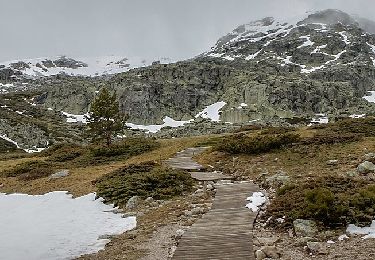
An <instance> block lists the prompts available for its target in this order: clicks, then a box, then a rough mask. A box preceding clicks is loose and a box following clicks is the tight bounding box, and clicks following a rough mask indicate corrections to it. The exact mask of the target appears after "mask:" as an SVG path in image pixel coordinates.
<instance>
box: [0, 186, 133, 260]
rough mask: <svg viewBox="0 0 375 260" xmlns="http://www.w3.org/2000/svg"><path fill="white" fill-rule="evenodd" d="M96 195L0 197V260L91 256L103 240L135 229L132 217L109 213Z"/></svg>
mask: <svg viewBox="0 0 375 260" xmlns="http://www.w3.org/2000/svg"><path fill="white" fill-rule="evenodd" d="M113 210H114V208H113V206H112V205H106V204H104V203H103V202H102V200H101V199H98V200H95V194H94V193H92V194H88V195H86V196H82V197H79V198H75V199H73V198H72V196H71V195H69V194H67V193H66V192H51V193H47V194H45V195H39V196H31V195H25V194H10V195H5V194H2V193H0V212H1V214H0V259H4V260H5V259H6V260H24V259H25V260H26V259H27V260H55V259H56V260H57V259H58V260H62V259H73V258H75V257H78V256H80V255H83V254H89V253H95V252H97V251H99V250H101V249H103V248H104V246H105V245H106V244H107V243H108V242H109V240H108V239H106V238H103V236H105V235H116V234H121V233H123V232H125V231H127V230H131V229H133V228H135V227H136V218H135V217H128V218H122V216H121V215H120V214H115V213H113Z"/></svg>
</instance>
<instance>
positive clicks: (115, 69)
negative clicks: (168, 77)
mask: <svg viewBox="0 0 375 260" xmlns="http://www.w3.org/2000/svg"><path fill="white" fill-rule="evenodd" d="M61 58H66V57H63V56H60V57H45V58H36V59H25V60H13V61H6V62H2V63H1V64H0V65H4V66H5V67H7V68H12V67H14V66H13V65H12V64H17V63H19V62H22V63H23V64H25V65H26V66H23V67H22V68H18V67H17V66H15V69H16V70H18V71H20V72H22V73H23V74H24V75H27V76H31V77H39V76H52V75H57V74H60V73H65V74H68V75H74V76H76V75H83V76H98V75H105V74H116V73H121V72H126V71H128V70H130V69H134V68H139V67H146V66H149V65H151V64H152V62H154V61H159V62H160V63H163V64H164V63H171V60H170V59H167V58H160V59H155V60H145V59H141V58H138V57H131V58H125V57H119V56H113V55H112V56H102V57H93V58H91V57H89V58H87V57H84V58H72V60H73V61H74V62H77V64H78V65H79V66H78V67H76V68H75V67H74V68H73V67H71V68H70V67H64V66H63V65H61V63H59V59H61ZM66 59H70V58H66Z"/></svg>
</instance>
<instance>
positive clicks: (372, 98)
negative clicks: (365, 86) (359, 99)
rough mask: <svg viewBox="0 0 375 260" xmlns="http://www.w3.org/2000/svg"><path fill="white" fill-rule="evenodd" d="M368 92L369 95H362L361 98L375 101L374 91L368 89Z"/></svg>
mask: <svg viewBox="0 0 375 260" xmlns="http://www.w3.org/2000/svg"><path fill="white" fill-rule="evenodd" d="M369 94H370V95H369V96H364V97H363V98H364V99H366V100H367V101H368V102H371V103H375V91H369Z"/></svg>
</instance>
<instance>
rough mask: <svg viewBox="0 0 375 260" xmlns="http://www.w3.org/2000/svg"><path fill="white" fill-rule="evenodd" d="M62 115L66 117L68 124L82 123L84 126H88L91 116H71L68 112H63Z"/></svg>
mask: <svg viewBox="0 0 375 260" xmlns="http://www.w3.org/2000/svg"><path fill="white" fill-rule="evenodd" d="M61 114H63V115H64V116H66V122H67V123H78V122H81V123H83V124H87V119H86V118H87V117H88V116H89V113H86V114H83V115H74V114H69V113H67V112H64V111H61Z"/></svg>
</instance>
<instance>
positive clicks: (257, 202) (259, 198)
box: [246, 192, 267, 212]
mask: <svg viewBox="0 0 375 260" xmlns="http://www.w3.org/2000/svg"><path fill="white" fill-rule="evenodd" d="M247 200H248V201H249V203H248V204H246V207H247V208H249V209H251V210H252V211H253V212H257V211H258V210H259V207H260V206H262V205H263V204H264V203H266V201H267V199H266V196H265V195H264V194H263V193H262V192H254V193H253V195H251V196H250V197H248V198H247Z"/></svg>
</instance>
